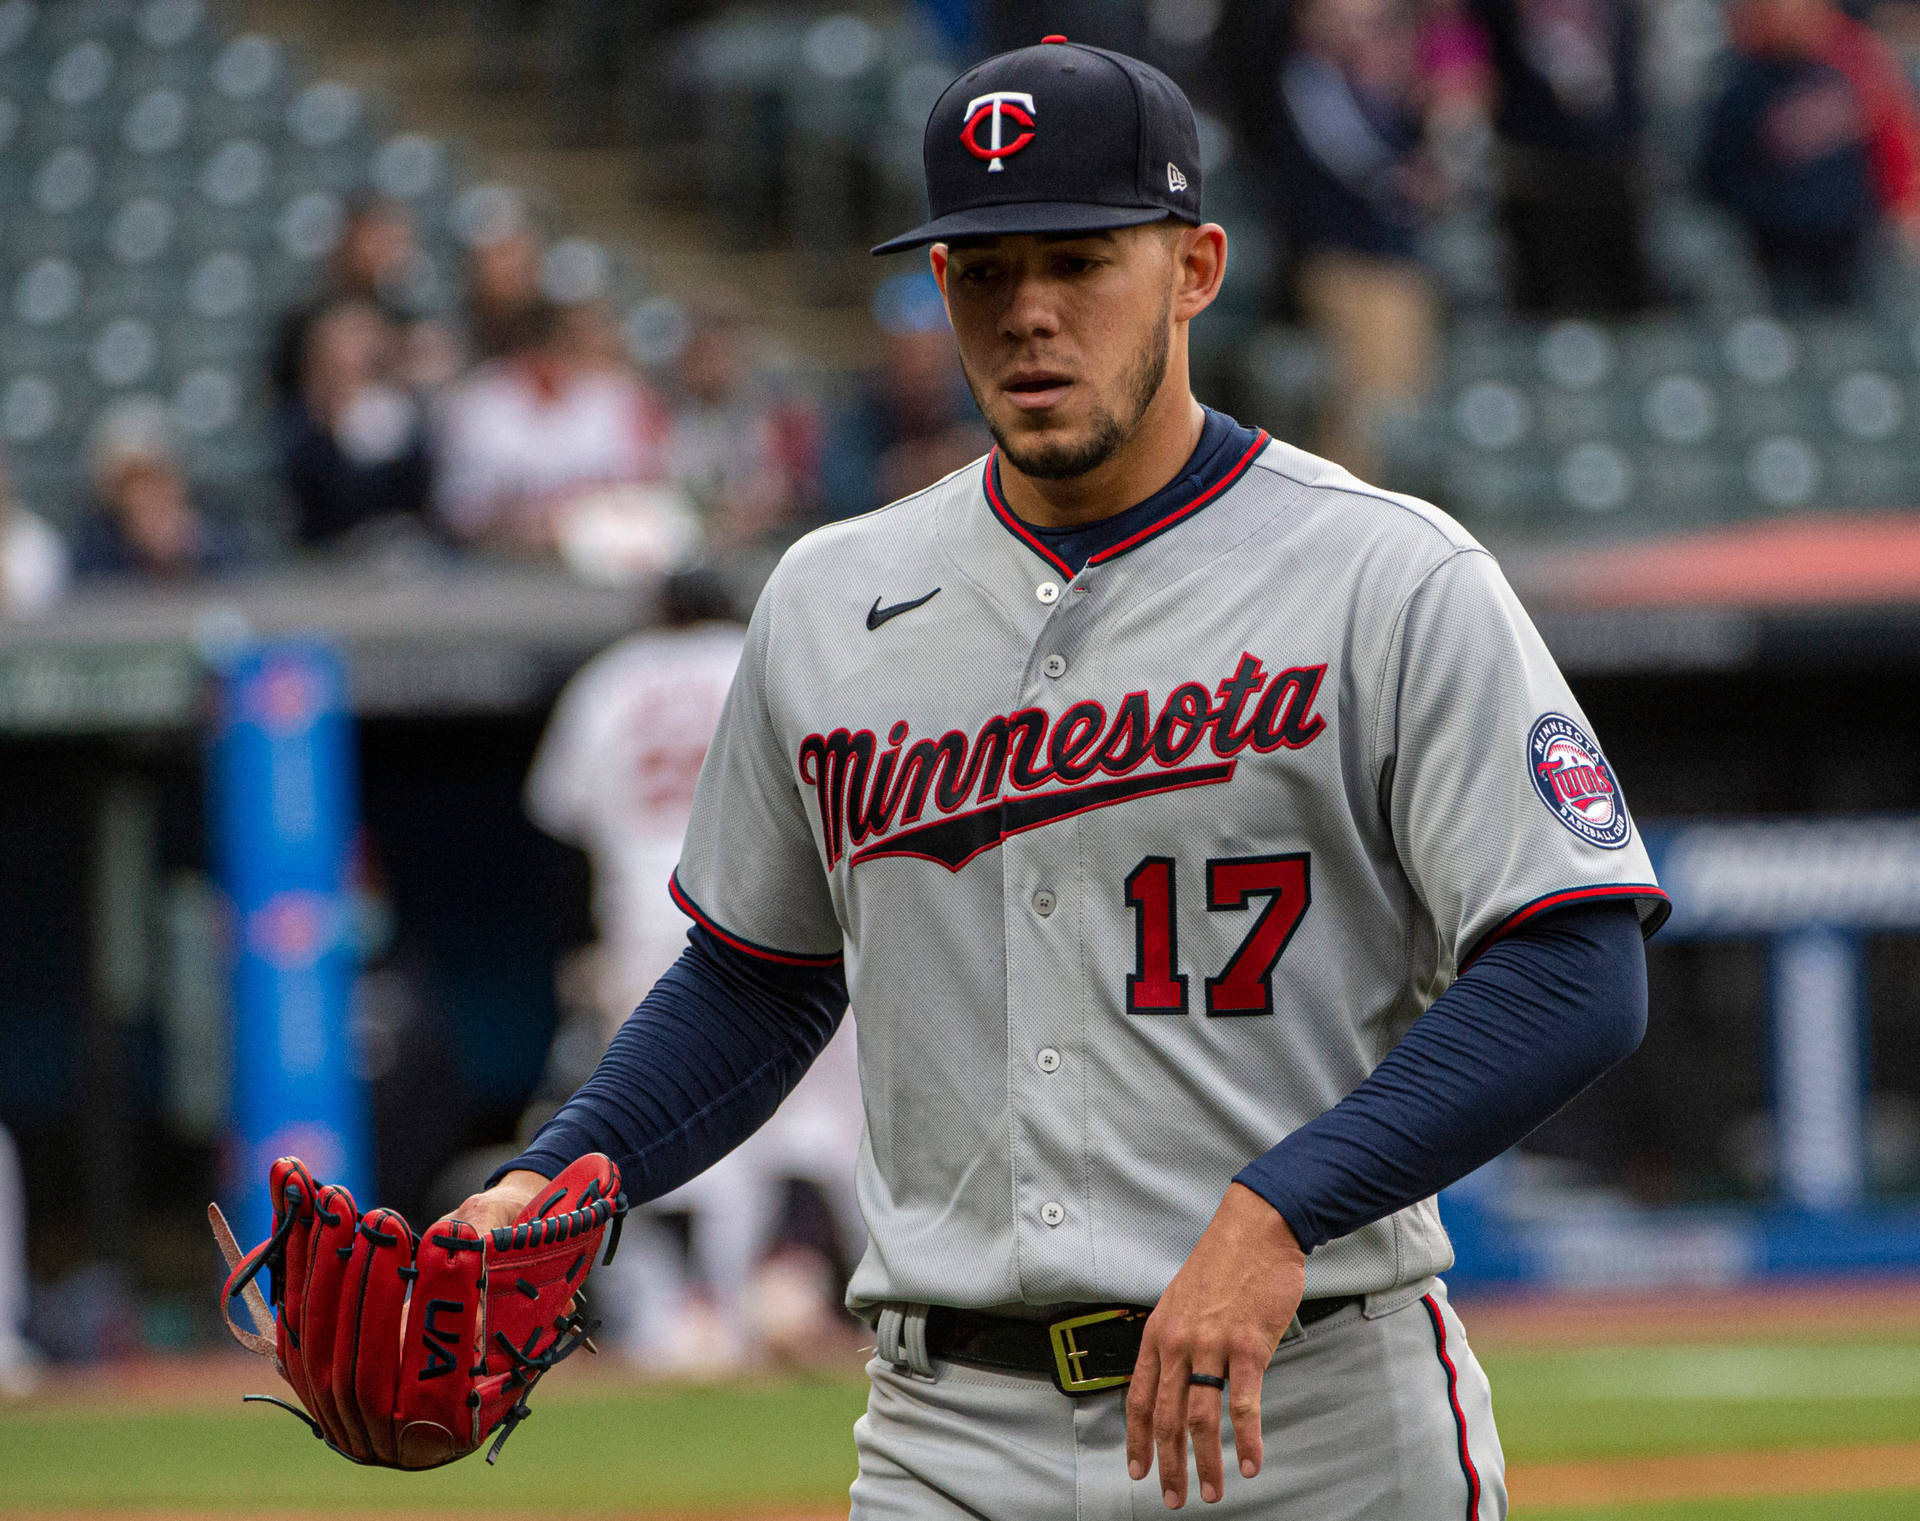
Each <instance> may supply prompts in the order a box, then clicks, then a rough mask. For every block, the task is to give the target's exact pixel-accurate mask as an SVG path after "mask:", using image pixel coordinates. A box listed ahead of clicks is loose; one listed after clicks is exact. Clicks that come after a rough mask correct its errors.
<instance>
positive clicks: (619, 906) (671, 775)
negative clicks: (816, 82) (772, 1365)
mask: <svg viewBox="0 0 1920 1521" xmlns="http://www.w3.org/2000/svg"><path fill="white" fill-rule="evenodd" d="M658 613H659V619H658V623H657V624H656V625H655V626H654V627H652V628H649V629H648V630H647V631H646V632H644V633H639V634H635V635H632V636H631V637H629V638H627V639H624V640H622V641H621V642H620V643H618V644H616V645H614V646H613V647H612V648H611V649H608V650H606V651H604V652H602V653H601V654H600V655H599V656H597V657H596V658H595V659H594V660H593V661H591V662H590V663H589V664H588V665H587V666H586V667H585V668H583V669H582V670H581V671H580V672H579V673H578V674H577V675H576V676H575V677H574V678H573V680H572V681H571V682H570V683H569V684H568V686H567V688H566V690H565V691H564V692H563V693H562V694H561V696H560V700H559V702H558V703H557V704H556V705H555V708H554V712H553V718H552V720H551V722H550V723H549V725H548V728H547V732H546V734H545V736H544V737H543V738H542V740H541V742H540V748H539V751H538V753H537V754H536V755H535V757H534V762H533V769H532V771H531V773H530V774H529V776H528V778H527V793H526V797H527V812H528V814H529V815H530V816H531V817H532V819H533V821H534V822H535V823H536V824H538V825H539V826H540V828H542V829H544V830H545V831H546V832H547V833H549V834H551V835H553V836H554V837H555V838H557V839H561V840H565V841H567V842H568V843H570V844H573V845H577V846H579V847H580V848H581V849H582V850H584V851H585V852H586V853H587V855H588V856H589V858H590V859H591V861H592V864H593V917H594V923H595V926H596V928H597V929H598V931H599V936H600V938H599V942H598V944H597V945H595V946H594V947H592V949H591V951H590V952H589V953H588V954H587V955H586V956H585V957H584V958H583V962H582V965H583V967H584V968H585V971H584V975H583V977H582V978H580V979H579V981H580V982H581V983H583V984H584V988H585V1001H586V1002H587V1003H588V1004H589V1005H590V1006H591V1009H592V1011H593V1013H592V1014H591V1015H590V1016H589V1018H590V1021H591V1023H592V1030H591V1033H590V1034H588V1033H587V1032H581V1035H582V1038H581V1039H579V1040H578V1041H576V1042H573V1044H575V1045H578V1046H579V1047H581V1048H582V1050H581V1055H582V1057H583V1060H584V1069H583V1070H582V1071H581V1072H579V1073H575V1074H573V1075H572V1076H571V1078H570V1079H569V1078H567V1077H566V1075H565V1074H554V1076H556V1077H559V1078H561V1079H562V1084H561V1087H562V1092H563V1093H564V1092H571V1091H572V1089H573V1087H574V1086H575V1085H576V1084H577V1083H578V1082H579V1080H580V1079H581V1078H582V1077H584V1076H585V1073H586V1072H587V1071H591V1069H592V1064H593V1063H594V1062H595V1061H597V1060H598V1059H599V1055H600V1053H601V1052H602V1051H603V1050H605V1048H606V1046H607V1043H608V1042H609V1041H610V1040H611V1039H612V1038H613V1035H614V1032H615V1031H616V1030H618V1029H619V1027H620V1025H621V1024H622V1023H623V1022H624V1021H625V1019H626V1018H627V1016H628V1015H629V1014H630V1013H631V1012H632V1011H633V1009H634V1008H635V1006H636V1005H638V1004H639V1002H640V1000H641V999H642V998H644V997H645V996H646V994H647V992H648V990H649V989H650V988H651V987H652V986H653V984H654V982H655V981H656V980H657V979H658V978H659V976H660V974H661V973H662V972H664V971H666V969H667V968H668V967H670V966H672V965H673V963H674V962H675V961H676V960H677V959H678V958H679V955H680V952H681V951H682V949H684V948H685V945H686V933H687V921H686V916H685V915H684V914H682V913H681V911H680V910H679V909H678V908H677V907H675V905H674V903H673V900H672V898H671V897H669V895H668V892H667V880H668V878H669V877H670V876H671V875H672V873H673V868H674V866H675V864H676V863H677V862H678V861H679V858H680V848H681V842H682V840H683V839H684V837H685V835H686V829H687V821H688V818H689V816H690V815H691V811H692V807H693V788H694V782H695V781H696V779H697V778H698V776H699V773H700V764H701V762H702V761H703V760H705V758H706V754H707V746H708V743H709V742H710V741H711V740H712V738H713V733H714V730H715V728H716V727H717V726H718V725H719V721H720V709H721V705H722V704H723V703H724V702H725V701H726V695H727V689H728V687H729V686H730V685H731V684H732V681H733V673H734V668H735V667H736V666H737V665H738V664H739V660H740V650H741V645H742V641H743V639H744V637H745V633H746V630H745V629H744V628H743V627H742V626H741V624H740V623H739V622H738V621H737V620H736V618H735V617H734V614H733V609H732V604H731V600H730V598H729V596H728V594H727V591H726V588H725V586H724V585H723V584H722V583H721V581H720V580H719V579H718V578H717V577H716V576H714V575H713V574H711V573H710V572H707V571H704V570H682V571H678V572H676V573H674V574H673V575H670V576H669V577H667V579H666V581H665V583H664V585H663V588H662V591H661V597H660V606H659V609H658ZM859 1143H860V1097H859V1076H858V1073H857V1072H856V1071H855V1069H854V1063H853V1037H852V1035H851V1033H850V1031H848V1030H844V1029H843V1030H842V1032H841V1034H840V1035H839V1037H838V1038H837V1039H836V1040H835V1041H834V1042H833V1043H832V1045H831V1046H830V1047H829V1048H828V1049H827V1050H826V1051H825V1052H824V1053H823V1054H822V1055H821V1057H820V1059H819V1061H818V1062H816V1063H815V1064H814V1066H813V1068H812V1070H811V1071H809V1072H808V1074H807V1076H806V1078H805V1080H804V1081H802V1082H801V1083H800V1085H799V1086H798V1087H797V1088H796V1089H795V1091H794V1092H793V1094H792V1095H791V1096H790V1097H789V1098H788V1100H787V1102H786V1103H785V1105H783V1106H782V1108H781V1109H780V1111H779V1113H777V1114H776V1115H775V1116H774V1118H773V1119H772V1120H771V1121H770V1122H769V1123H768V1124H767V1126H766V1127H765V1128H764V1129H763V1130H762V1131H761V1132H760V1133H759V1134H758V1135H756V1136H755V1137H753V1139H752V1140H751V1141H749V1142H748V1143H747V1144H746V1145H745V1146H743V1147H741V1148H740V1149H739V1150H738V1151H736V1152H734V1153H732V1154H731V1155H729V1156H728V1157H726V1158H725V1159H723V1160H722V1161H721V1162H720V1163H718V1164H717V1165H716V1166H714V1167H712V1168H710V1169H709V1170H708V1171H707V1172H705V1173H703V1174H701V1175H700V1176H699V1177H697V1178H695V1179H693V1180H692V1181H691V1182H689V1183H687V1184H685V1185H683V1186H682V1187H680V1188H678V1189H675V1190H674V1191H673V1192H672V1193H670V1194H667V1195H665V1196H664V1197H662V1198H660V1199H657V1200H655V1201H654V1202H653V1203H652V1204H651V1205H650V1206H648V1207H647V1213H650V1214H652V1215H653V1216H654V1217H655V1219H654V1221H653V1222H652V1224H651V1228H649V1221H648V1220H647V1218H646V1215H645V1214H639V1215H636V1217H635V1218H634V1219H633V1220H631V1221H630V1222H629V1224H628V1227H627V1243H626V1244H625V1246H624V1249H623V1250H622V1251H621V1253H620V1255H619V1256H618V1257H617V1258H616V1259H615V1261H614V1264H613V1266H612V1267H611V1269H610V1270H609V1274H608V1283H607V1285H606V1286H605V1287H603V1289H602V1291H601V1292H602V1293H603V1294H610V1295H611V1297H612V1299H613V1301H614V1302H613V1303H607V1302H606V1301H605V1300H601V1301H597V1302H596V1309H597V1310H602V1309H604V1310H611V1311H612V1312H613V1314H614V1316H615V1320H616V1324H617V1325H619V1326H620V1327H621V1328H622V1329H621V1336H620V1341H621V1344H622V1345H623V1346H624V1348H625V1350H626V1351H627V1352H628V1353H629V1355H631V1356H633V1357H634V1358H635V1359H636V1360H637V1361H640V1362H643V1363H645V1364H647V1365H649V1366H652V1367H656V1368H661V1369H663V1370H678V1371H715V1370H718V1369H722V1368H725V1367H728V1366H731V1365H733V1364H736V1363H737V1362H739V1361H740V1360H741V1359H742V1358H744V1357H745V1356H746V1355H747V1353H748V1352H749V1351H750V1350H754V1349H753V1348H751V1347H750V1346H749V1345H748V1342H749V1340H750V1339H753V1338H755V1337H759V1338H762V1339H765V1340H767V1341H769V1342H771V1343H773V1344H774V1345H775V1347H776V1349H783V1348H784V1349H788V1350H793V1351H796V1352H798V1351H801V1350H804V1345H805V1344H806V1343H808V1342H809V1341H811V1340H812V1339H814V1338H815V1337H816V1336H817V1335H820V1334H824V1332H825V1330H826V1327H827V1326H829V1325H830V1324H831V1303H832V1300H833V1298H834V1297H835V1296H836V1295H837V1291H838V1287H839V1286H838V1285H836V1284H833V1283H831V1282H830V1281H828V1280H827V1277H826V1275H825V1274H824V1273H822V1272H820V1271H817V1270H816V1264H817V1261H818V1259H817V1258H816V1259H814V1260H813V1262H811V1263H810V1262H809V1261H808V1260H807V1259H806V1258H804V1257H803V1256H801V1255H800V1254H798V1253H785V1254H782V1255H781V1257H780V1259H779V1261H778V1262H777V1263H775V1264H773V1265H771V1270H770V1271H768V1272H766V1273H762V1272H761V1271H760V1270H761V1267H762V1261H761V1259H762V1258H763V1256H764V1255H765V1254H766V1253H767V1249H768V1247H769V1245H770V1244H771V1238H772V1236H773V1233H774V1230H775V1228H776V1226H777V1224H778V1217H779V1215H780V1213H781V1206H782V1200H783V1196H784V1193H785V1185H786V1182H787V1180H788V1179H800V1180H804V1181H806V1182H808V1183H811V1184H812V1185H813V1186H814V1187H815V1188H817V1189H818V1190H819V1192H820V1195H821V1196H822V1197H823V1198H824V1199H825V1200H826V1202H827V1205H828V1209H829V1212H830V1214H831V1215H832V1217H833V1230H834V1232H835V1234H836V1236H837V1237H838V1240H837V1241H836V1242H835V1243H834V1244H835V1245H836V1246H837V1248H838V1250H839V1252H840V1253H841V1255H843V1256H844V1257H845V1258H846V1259H847V1260H848V1261H851V1260H852V1258H853V1257H854V1256H855V1255H857V1254H858V1251H859V1250H860V1248H861V1246H862V1245H863V1240H862V1237H861V1231H860V1226H859V1223H858V1221H859V1215H858V1207H857V1205H856V1204H855V1202H854V1198H853V1166H854V1158H855V1155H856V1153H857V1151H858V1149H859ZM680 1212H685V1213H686V1215H687V1216H688V1217H689V1226H690V1229H689V1239H688V1243H687V1248H688V1249H687V1252H686V1253H685V1254H684V1256H683V1254H682V1253H681V1251H680V1249H679V1244H678V1243H677V1242H676V1241H675V1240H674V1239H673V1237H672V1234H671V1233H670V1232H669V1231H667V1230H665V1229H664V1228H662V1227H661V1226H660V1224H659V1222H658V1216H660V1215H669V1214H675V1213H680ZM689 1269H690V1270H691V1271H689ZM743 1332H744V1334H743Z"/></svg>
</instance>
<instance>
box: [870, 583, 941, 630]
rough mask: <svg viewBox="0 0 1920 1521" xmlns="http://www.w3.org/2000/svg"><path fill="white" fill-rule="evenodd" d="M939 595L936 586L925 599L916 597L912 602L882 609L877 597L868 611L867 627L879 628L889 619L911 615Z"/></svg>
mask: <svg viewBox="0 0 1920 1521" xmlns="http://www.w3.org/2000/svg"><path fill="white" fill-rule="evenodd" d="M939 595H940V588H939V587H937V586H936V587H934V589H933V590H932V591H930V592H928V593H927V594H926V596H924V597H915V598H914V599H913V600H912V601H911V602H896V603H894V604H893V606H891V607H882V606H881V605H880V599H879V598H878V597H875V598H874V599H873V606H872V607H870V608H868V609H867V627H868V628H878V627H880V625H881V624H883V623H885V622H886V621H887V619H889V618H898V617H899V616H900V615H901V614H902V613H910V612H912V611H913V610H914V609H915V608H916V607H925V606H926V605H927V604H928V603H929V602H931V601H932V600H933V599H934V598H935V597H937V596H939Z"/></svg>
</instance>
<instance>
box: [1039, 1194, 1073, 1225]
mask: <svg viewBox="0 0 1920 1521" xmlns="http://www.w3.org/2000/svg"><path fill="white" fill-rule="evenodd" d="M1040 1218H1041V1219H1042V1220H1043V1221H1044V1222H1046V1224H1048V1225H1058V1224H1059V1223H1060V1222H1061V1221H1062V1220H1064V1219H1066V1218H1067V1212H1066V1211H1065V1210H1064V1209H1062V1208H1061V1207H1060V1206H1059V1205H1058V1204H1055V1203H1054V1202H1053V1200H1051V1199H1049V1200H1047V1202H1046V1203H1045V1204H1043V1205H1041V1206H1040Z"/></svg>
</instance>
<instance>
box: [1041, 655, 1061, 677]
mask: <svg viewBox="0 0 1920 1521" xmlns="http://www.w3.org/2000/svg"><path fill="white" fill-rule="evenodd" d="M1040 669H1041V670H1043V671H1045V672H1046V673H1047V674H1048V675H1049V676H1051V677H1053V678H1054V679H1055V680H1056V681H1057V680H1058V679H1059V678H1060V677H1062V676H1064V675H1066V674H1067V657H1066V656H1065V655H1049V656H1047V658H1046V659H1045V660H1043V661H1041V662H1040Z"/></svg>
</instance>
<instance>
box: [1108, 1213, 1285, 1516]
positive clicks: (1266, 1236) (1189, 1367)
mask: <svg viewBox="0 0 1920 1521" xmlns="http://www.w3.org/2000/svg"><path fill="white" fill-rule="evenodd" d="M1306 1274H1307V1256H1306V1253H1305V1252H1303V1251H1301V1250H1300V1243H1299V1242H1298V1241H1296V1240H1295V1239H1294V1235H1293V1230H1292V1228H1291V1227H1289V1226H1288V1224H1287V1222H1286V1221H1285V1220H1283V1219H1282V1218H1281V1217H1280V1212H1279V1211H1278V1210H1276V1209H1275V1208H1274V1207H1273V1206H1272V1205H1271V1204H1269V1203H1267V1201H1266V1200H1265V1199H1262V1198H1261V1197H1260V1196H1259V1195H1258V1194H1256V1193H1255V1192H1254V1191H1253V1190H1252V1189H1250V1188H1246V1187H1243V1186H1242V1185H1240V1184H1238V1183H1235V1184H1232V1185H1230V1186H1229V1187H1228V1189H1227V1196H1226V1198H1224V1199H1222V1200H1221V1201H1220V1208H1219V1209H1218V1210H1216V1211H1215V1212H1214V1216H1213V1219H1212V1221H1211V1222H1209V1224H1208V1225H1207V1228H1206V1230H1205V1231H1204V1232H1203V1233H1202V1234H1201V1237H1200V1240H1199V1242H1198V1244H1196V1245H1195V1247H1194V1249H1193V1251H1192V1253H1191V1254H1190V1255H1189V1256H1188V1258H1187V1260H1186V1262H1185V1263H1184V1264H1183V1265H1182V1267H1181V1269H1180V1271H1179V1272H1178V1273H1176V1274H1174V1278H1173V1282H1172V1283H1170V1284H1168V1285H1167V1291H1166V1293H1164V1294H1162V1295H1161V1296H1160V1303H1159V1305H1158V1306H1157V1307H1156V1308H1155V1309H1154V1312H1153V1314H1152V1315H1151V1316H1150V1317H1148V1320H1147V1327H1146V1331H1145V1334H1144V1335H1143V1336H1142V1337H1141V1340H1140V1359H1139V1361H1138V1362H1136V1363H1135V1364H1134V1368H1133V1382H1132V1384H1131V1385H1130V1386H1129V1387H1128V1389H1127V1472H1128V1473H1129V1474H1131V1475H1132V1476H1133V1477H1134V1478H1135V1479H1144V1478H1145V1477H1146V1476H1147V1473H1148V1471H1149V1470H1150V1469H1151V1468H1152V1467H1153V1460H1154V1457H1155V1455H1156V1453H1157V1454H1158V1457H1159V1461H1160V1490H1161V1493H1162V1495H1163V1496H1164V1497H1165V1499H1166V1502H1167V1508H1168V1509H1169V1510H1178V1509H1179V1508H1180V1507H1181V1506H1182V1505H1184V1504H1186V1500H1187V1434H1188V1433H1189V1432H1191V1433H1192V1434H1193V1456H1194V1464H1195V1466H1196V1467H1197V1468H1198V1469H1199V1471H1200V1498H1201V1499H1203V1500H1205V1501H1206V1502H1207V1503H1208V1504H1212V1503H1213V1502H1215V1501H1216V1500H1218V1499H1219V1498H1220V1496H1221V1494H1222V1492H1223V1489H1222V1485H1223V1479H1222V1473H1221V1457H1220V1404H1221V1393H1220V1391H1219V1390H1217V1389H1213V1388H1209V1387H1208V1386H1206V1385H1204V1384H1189V1383H1188V1382H1187V1377H1188V1375H1189V1374H1192V1373H1210V1374H1213V1375H1215V1376H1216V1377H1220V1378H1225V1379H1226V1380H1227V1385H1228V1390H1227V1407H1228V1409H1229V1410H1230V1411H1231V1412H1232V1415H1233V1446H1234V1451H1235V1453H1236V1455H1237V1456H1238V1457H1239V1460H1240V1472H1241V1474H1242V1475H1243V1476H1244V1477H1246V1478H1249V1479H1251V1478H1252V1477H1253V1476H1254V1475H1255V1474H1257V1473H1259V1472H1260V1460H1261V1450H1260V1384H1261V1380H1262V1379H1263V1378H1264V1377H1265V1375H1266V1370H1267V1364H1268V1362H1269V1361H1271V1360H1272V1357H1273V1352H1274V1348H1276V1347H1277V1346H1279V1345H1280V1338H1281V1337H1282V1336H1284V1335H1285V1334H1286V1331H1287V1327H1288V1325H1289V1324H1291V1323H1292V1321H1293V1316H1294V1312H1295V1311H1296V1310H1298V1309H1299V1308H1300V1296H1301V1293H1302V1291H1303V1290H1304V1289H1305V1287H1306Z"/></svg>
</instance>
